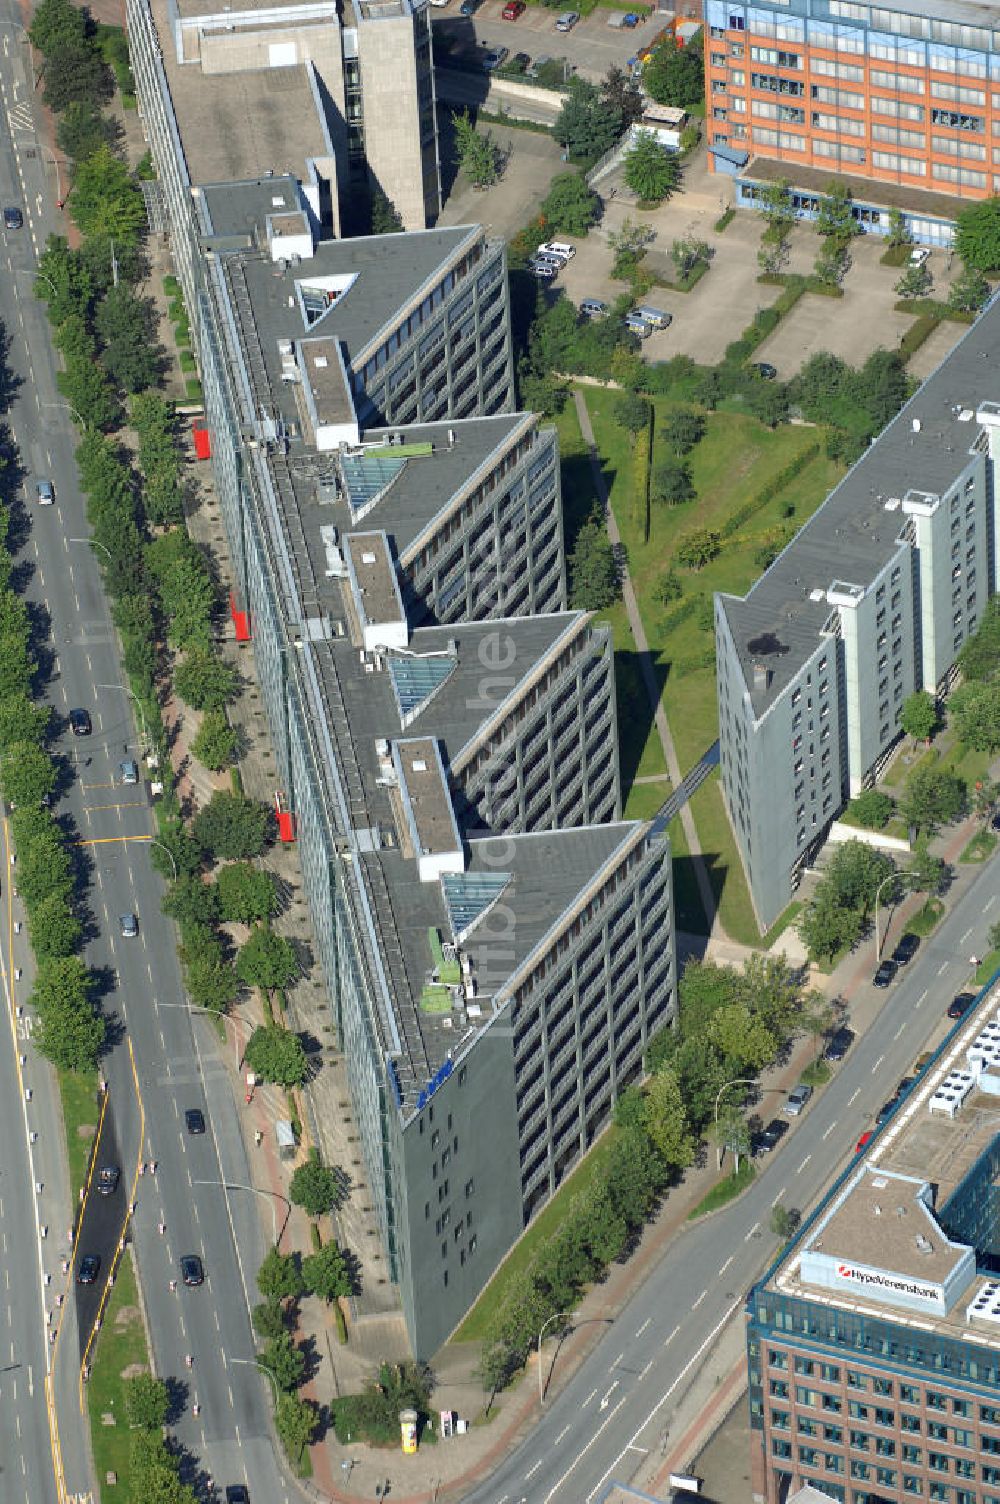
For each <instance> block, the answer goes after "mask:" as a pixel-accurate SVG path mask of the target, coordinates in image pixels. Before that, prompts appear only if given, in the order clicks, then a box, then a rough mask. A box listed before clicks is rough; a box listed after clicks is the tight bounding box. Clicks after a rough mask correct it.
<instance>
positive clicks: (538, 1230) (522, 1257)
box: [452, 1127, 615, 1342]
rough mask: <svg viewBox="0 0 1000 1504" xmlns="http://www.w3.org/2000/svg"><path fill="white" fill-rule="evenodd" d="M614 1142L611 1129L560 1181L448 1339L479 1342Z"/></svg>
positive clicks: (605, 1159) (594, 1173) (596, 1170)
mask: <svg viewBox="0 0 1000 1504" xmlns="http://www.w3.org/2000/svg"><path fill="white" fill-rule="evenodd" d="M614 1141H615V1129H614V1127H611V1128H610V1129H609V1130H608V1131H607V1132H606V1133H604V1134H603V1135H602V1136H601V1139H600V1141H599V1142H598V1143H597V1144H595V1145H594V1147H593V1149H591V1151H590V1153H589V1154H588V1155H587V1157H586V1158H585V1159H584V1160H583V1162H582V1163H581V1164H579V1165H578V1166H577V1168H576V1169H575V1170H574V1171H573V1173H572V1175H570V1176H569V1178H568V1179H567V1180H564V1181H563V1183H562V1185H561V1186H560V1187H559V1189H558V1191H557V1192H556V1194H555V1195H554V1196H553V1198H552V1200H551V1201H550V1202H549V1203H548V1205H547V1206H546V1207H545V1208H544V1210H543V1211H541V1212H539V1214H538V1216H537V1217H536V1218H535V1220H534V1221H533V1222H532V1223H531V1225H530V1227H529V1228H528V1229H527V1231H526V1232H525V1233H524V1235H523V1237H522V1238H521V1241H520V1242H519V1243H517V1244H516V1245H515V1247H514V1248H513V1249H512V1251H511V1252H510V1254H508V1256H507V1259H506V1260H505V1262H504V1263H503V1264H501V1266H500V1268H499V1269H498V1270H497V1272H496V1274H494V1276H493V1278H492V1279H491V1280H490V1282H489V1284H488V1285H487V1286H486V1289H485V1290H484V1291H483V1293H482V1295H480V1297H479V1299H478V1300H477V1301H476V1303H475V1305H474V1306H473V1307H472V1310H471V1311H470V1312H469V1314H468V1316H466V1318H465V1320H464V1321H463V1322H462V1325H461V1326H460V1327H459V1329H458V1331H457V1332H456V1333H455V1336H454V1338H453V1339H452V1340H453V1341H455V1342H481V1341H482V1340H483V1338H484V1337H485V1336H486V1333H487V1331H488V1330H489V1326H490V1323H491V1322H492V1320H493V1318H494V1316H495V1315H496V1313H497V1311H498V1310H499V1309H500V1307H501V1306H502V1305H503V1304H504V1303H505V1301H506V1300H507V1298H508V1296H510V1295H511V1294H512V1293H513V1292H515V1291H516V1290H517V1287H518V1285H519V1284H520V1283H521V1281H522V1280H523V1278H524V1276H525V1274H526V1273H527V1271H528V1268H529V1267H530V1265H531V1263H532V1260H533V1259H534V1257H535V1254H536V1253H537V1252H538V1249H539V1247H540V1246H541V1245H542V1243H544V1242H545V1241H546V1239H547V1238H550V1237H551V1236H552V1234H553V1233H555V1232H558V1231H559V1225H560V1223H561V1221H562V1217H563V1213H564V1212H565V1210H566V1208H567V1206H568V1205H569V1204H570V1202H571V1201H573V1200H574V1199H575V1197H577V1196H578V1195H579V1194H580V1193H581V1191H587V1190H589V1188H590V1186H591V1184H592V1183H593V1180H594V1178H595V1176H596V1175H597V1174H598V1173H599V1172H600V1171H601V1170H603V1168H604V1166H605V1165H606V1164H607V1161H608V1156H609V1155H610V1153H611V1150H612V1147H613V1146H614Z"/></svg>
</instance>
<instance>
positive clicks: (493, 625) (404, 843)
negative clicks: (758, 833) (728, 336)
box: [193, 177, 674, 1356]
mask: <svg viewBox="0 0 1000 1504" xmlns="http://www.w3.org/2000/svg"><path fill="white" fill-rule="evenodd" d="M195 199H196V207H197V212H198V222H199V227H200V228H199V233H200V240H199V244H198V253H199V255H200V256H201V257H202V258H203V262H197V263H193V272H194V277H195V281H196V283H197V284H198V286H199V288H200V294H199V296H200V307H199V319H198V328H199V338H200V342H201V349H200V354H201V371H202V379H203V383H204V388H205V399H206V411H207V419H208V428H209V432H210V437H211V446H212V455H213V460H214V464H215V474H216V481H217V490H218V494H219V499H220V505H221V509H222V514H223V520H224V522H225V526H226V530H227V534H228V537H229V542H230V553H231V557H232V563H233V575H234V582H235V583H234V599H233V607H234V613H235V615H236V616H237V618H238V620H239V621H240V622H241V623H243V624H247V623H249V629H250V632H251V635H252V640H253V648H254V652H255V657H256V662H257V669H258V677H259V681H260V686H261V693H262V698H263V701H264V705H265V708H266V711H267V715H268V719H269V722H270V725H271V729H272V734H273V740H274V745H275V754H276V758H277V763H278V769H279V779H280V781H281V784H282V787H283V790H284V792H285V794H286V797H287V800H288V803H289V805H290V807H291V810H292V811H293V813H294V816H295V821H296V830H297V836H298V842H299V850H300V855H301V861H302V870H303V884H304V890H305V893H306V896H307V898H308V901H309V904H310V908H311V911H312V915H313V921H314V927H315V932H316V953H317V959H318V961H319V963H320V964H321V966H322V968H323V971H324V973H325V976H326V980H327V984H328V987H329V992H330V1000H331V1006H332V1010H333V1017H334V1021H335V1024H336V1029H337V1034H338V1037H339V1039H340V1041H341V1043H342V1045H343V1050H344V1057H345V1061H346V1064H347V1071H348V1079H349V1082H350V1087H351V1093H352V1098H353V1106H354V1112H355V1116H356V1120H357V1123H358V1132H359V1137H360V1140H361V1143H362V1147H363V1151H364V1156H365V1164H366V1170H367V1176H368V1181H369V1185H370V1189H371V1193H372V1198H371V1199H372V1204H373V1207H374V1211H375V1215H376V1217H377V1220H378V1223H379V1227H380V1230H381V1234H382V1239H383V1242H384V1247H385V1252H386V1258H387V1266H388V1271H389V1275H390V1278H391V1280H392V1281H393V1282H394V1283H395V1284H396V1285H397V1286H398V1288H399V1291H400V1297H401V1301H402V1305H403V1309H404V1311H405V1314H406V1318H407V1321H408V1324H409V1330H410V1334H411V1338H412V1342H413V1346H414V1349H415V1351H416V1352H417V1353H418V1354H420V1355H421V1356H428V1355H429V1354H430V1353H432V1352H433V1351H434V1349H435V1348H436V1347H437V1346H438V1344H439V1343H440V1342H441V1341H442V1340H443V1339H444V1338H445V1337H446V1336H447V1334H448V1332H449V1331H450V1330H451V1329H452V1327H453V1326H454V1325H455V1324H456V1322H457V1321H458V1320H459V1319H460V1318H461V1316H462V1315H463V1314H464V1312H465V1310H466V1309H467V1308H468V1306H469V1304H470V1303H471V1302H472V1300H473V1299H474V1298H475V1296H476V1295H477V1294H478V1292H479V1290H480V1289H481V1288H482V1286H483V1284H484V1282H485V1281H486V1279H487V1278H488V1277H489V1275H490V1274H491V1273H492V1271H493V1269H494V1268H495V1267H496V1265H497V1263H498V1262H499V1260H500V1259H501V1258H502V1257H503V1255H504V1253H505V1252H506V1251H507V1249H508V1248H509V1247H510V1246H511V1244H512V1243H513V1242H514V1240H515V1239H516V1238H517V1237H518V1236H519V1234H520V1232H521V1231H522V1229H523V1227H524V1226H525V1223H526V1222H527V1220H528V1219H529V1218H530V1217H531V1215H532V1214H533V1213H534V1212H535V1211H536V1210H537V1208H538V1207H539V1206H540V1205H542V1204H543V1203H544V1202H545V1201H546V1200H547V1198H548V1197H549V1196H550V1195H551V1194H552V1192H553V1191H554V1190H555V1188H556V1187H557V1186H558V1184H559V1183H560V1181H561V1179H562V1178H563V1176H564V1175H565V1173H566V1172H567V1170H568V1169H569V1168H570V1167H571V1166H572V1164H573V1163H574V1162H575V1161H576V1160H577V1159H578V1158H579V1157H580V1155H581V1154H582V1153H583V1152H584V1150H585V1149H586V1148H587V1147H588V1146H589V1145H590V1144H591V1143H592V1142H593V1140H594V1138H595V1136H596V1135H597V1134H598V1133H599V1131H600V1130H601V1128H602V1127H603V1126H604V1125H605V1124H606V1123H607V1121H608V1118H609V1115H610V1112H611V1109H612V1106H613V1103H614V1101H615V1099H616V1097H617V1095H618V1093H619V1092H620V1091H621V1089H622V1087H623V1086H624V1084H625V1083H626V1082H628V1081H630V1080H633V1079H635V1077H636V1076H637V1075H638V1074H639V1073H640V1072H641V1069H642V1052H643V1048H644V1046H645V1044H646V1042H647V1041H648V1039H649V1037H650V1034H651V1033H652V1032H653V1031H654V1030H655V1029H657V1028H659V1027H661V1026H662V1025H663V1024H664V1023H665V1022H666V1021H667V1020H668V1019H669V1017H670V1016H671V1013H672V1011H673V1001H674V942H673V930H672V920H671V901H670V864H669V848H668V845H667V842H666V840H665V838H664V837H663V835H662V834H660V833H655V832H653V831H651V829H650V828H649V827H648V826H645V825H642V824H638V823H634V822H633V823H629V822H622V821H621V820H620V800H621V796H620V789H619V776H618V765H617V749H616V737H615V719H614V682H613V669H612V661H611V652H610V641H609V638H608V634H607V632H606V630H604V629H599V628H597V627H595V626H594V625H593V624H592V623H591V622H590V620H589V618H588V617H587V616H585V615H583V614H581V613H574V612H567V611H566V610H565V582H564V563H563V550H562V536H561V523H560V519H559V509H560V502H559V485H558V454H557V451H556V446H555V440H554V436H553V435H552V434H551V433H547V432H540V431H539V428H538V424H537V421H536V420H535V419H534V418H533V417H531V415H526V414H521V413H512V412H510V411H509V410H508V409H509V408H510V407H511V406H512V402H513V396H512V386H511V365H510V348H509V337H508V334H507V302H506V278H505V275H504V261H503V248H502V246H499V245H493V244H491V243H490V242H489V241H487V240H486V238H485V237H484V235H483V232H482V230H481V229H479V228H478V227H460V228H458V229H448V230H433V231H423V232H418V233H416V234H412V235H393V236H386V237H381V238H378V237H376V238H369V239H361V240H353V241H343V240H342V241H322V240H317V238H316V236H315V230H314V222H313V219H312V217H311V216H310V215H309V214H308V212H307V211H306V209H305V207H304V205H303V203H302V200H301V198H300V196H299V194H298V189H297V185H296V184H295V182H294V180H292V179H291V178H287V177H286V178H280V179H279V178H266V179H260V180H256V181H252V182H246V183H237V184H230V185H214V186H208V187H205V188H203V189H201V190H199V191H198V192H197V194H196V195H195ZM469 345H471V346H472V347H474V348H475V350H476V351H477V352H479V353H478V356H477V357H476V358H474V359H473V361H472V363H471V369H472V371H473V373H474V386H473V389H472V401H473V406H474V407H475V408H477V409H479V410H482V409H485V410H486V415H484V416H482V417H466V418H464V419H463V418H461V417H459V416H457V413H458V412H463V411H465V409H466V407H467V405H468V403H469V393H468V390H467V389H466V388H465V387H464V385H463V382H464V380H465V377H464V375H463V374H462V371H463V368H464V362H465V350H466V348H467V347H468V346H469ZM456 371H458V372H459V375H458V376H457V377H456V374H455V373H456ZM407 418H409V419H412V420H419V421H410V422H406V421H397V420H405V419H407ZM375 425H379V426H375ZM526 544H527V546H525V545H526ZM460 578H461V581H462V583H461V585H460V588H459V589H458V590H457V591H452V590H451V587H452V586H453V585H454V584H455V582H457V581H458V580H459V579H460ZM515 610H517V611H520V612H523V613H525V614H524V615H523V616H521V617H514V616H513V615H512V613H513V611H515Z"/></svg>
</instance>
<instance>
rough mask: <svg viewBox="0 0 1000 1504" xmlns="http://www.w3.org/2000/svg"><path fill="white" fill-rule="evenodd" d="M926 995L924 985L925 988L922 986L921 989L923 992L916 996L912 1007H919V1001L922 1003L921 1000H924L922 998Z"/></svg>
mask: <svg viewBox="0 0 1000 1504" xmlns="http://www.w3.org/2000/svg"><path fill="white" fill-rule="evenodd" d="M926 996H927V988H926V987H925V988H924V990H923V992H922V993H921V994H920V996H919V997H918V998H917V1001H916V1002H915V1003H914V1005H913V1006H914V1007H915V1008H919V1007H920V1004H921V1003H922V1002H923V1000H924V998H925V997H926Z"/></svg>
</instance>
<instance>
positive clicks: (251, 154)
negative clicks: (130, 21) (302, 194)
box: [150, 0, 327, 186]
mask: <svg viewBox="0 0 1000 1504" xmlns="http://www.w3.org/2000/svg"><path fill="white" fill-rule="evenodd" d="M269 5H270V0H261V3H260V8H261V9H262V10H263V9H267V8H269ZM241 8H242V7H241ZM217 9H218V7H217V6H213V8H212V11H211V13H212V14H215V12H216V10H217ZM150 10H151V13H152V18H153V24H154V26H155V27H156V33H157V36H158V38H159V42H160V54H161V58H162V62H163V69H164V73H165V75H166V79H167V85H168V88H169V90H170V97H171V99H172V101H173V107H174V116H175V118H176V121H177V130H178V134H179V135H180V140H181V146H182V148H183V151H184V160H185V162H186V163H187V170H188V177H189V178H190V180H191V183H192V184H193V185H196V186H197V185H198V184H201V183H220V182H230V181H238V180H239V179H241V178H248V177H255V176H256V175H257V174H258V173H262V172H266V171H267V170H268V169H270V170H271V171H273V172H275V173H276V174H280V173H283V172H293V173H295V174H297V176H299V177H300V178H301V177H302V176H303V175H304V170H305V163H306V161H307V160H308V159H309V158H310V157H317V156H324V155H326V151H327V148H326V144H325V130H324V124H323V122H322V121H321V120H320V118H319V116H318V115H317V113H316V110H315V107H314V103H313V92H312V88H311V86H310V82H309V74H308V71H307V69H306V67H305V66H304V65H302V64H296V65H294V66H292V67H287V68H261V69H258V70H256V71H254V72H247V73H203V72H202V70H201V67H200V65H198V64H195V63H187V64H184V65H183V66H181V65H180V64H178V62H177V54H176V51H175V48H174V36H173V30H172V27H171V24H170V7H169V0H150ZM190 13H191V14H197V12H190Z"/></svg>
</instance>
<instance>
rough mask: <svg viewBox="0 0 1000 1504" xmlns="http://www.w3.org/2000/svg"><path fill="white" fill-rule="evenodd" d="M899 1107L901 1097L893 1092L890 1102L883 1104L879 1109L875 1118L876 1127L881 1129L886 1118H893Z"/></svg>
mask: <svg viewBox="0 0 1000 1504" xmlns="http://www.w3.org/2000/svg"><path fill="white" fill-rule="evenodd" d="M898 1106H899V1097H898V1096H897V1095H896V1094H895V1092H893V1094H892V1096H891V1097H890V1098H889V1100H888V1101H887V1102H883V1103H882V1106H881V1107H880V1108H879V1110H878V1114H877V1116H876V1118H875V1127H876V1128H881V1126H882V1124H883V1123H884V1122H885V1120H886V1118H891V1117H892V1115H893V1113H894V1112H895V1111H896V1108H897V1107H898Z"/></svg>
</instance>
